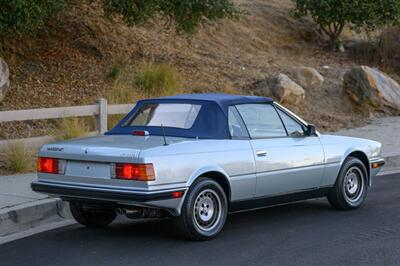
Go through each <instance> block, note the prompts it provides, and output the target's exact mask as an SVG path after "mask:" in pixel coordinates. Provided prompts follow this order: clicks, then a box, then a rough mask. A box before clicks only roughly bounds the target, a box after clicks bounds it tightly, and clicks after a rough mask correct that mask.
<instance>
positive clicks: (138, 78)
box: [106, 63, 182, 128]
mask: <svg viewBox="0 0 400 266" xmlns="http://www.w3.org/2000/svg"><path fill="white" fill-rule="evenodd" d="M116 73H118V74H116ZM110 76H112V77H113V80H114V81H113V86H112V87H111V89H110V90H108V91H107V94H106V98H107V100H108V102H109V103H110V104H128V103H130V104H133V103H135V102H136V101H137V100H139V99H142V98H146V97H157V96H167V95H174V94H178V93H181V91H182V89H181V88H182V84H181V81H182V78H181V75H180V74H179V72H178V71H177V70H176V69H175V68H173V67H171V66H169V65H167V64H154V63H145V64H142V65H141V66H139V68H138V69H135V68H134V67H132V66H124V67H123V66H121V64H118V65H116V66H114V67H113V69H112V71H111V73H110ZM122 117H123V115H111V116H109V117H108V128H112V127H113V126H115V125H116V124H117V123H118V122H119V121H120V120H121V119H122Z"/></svg>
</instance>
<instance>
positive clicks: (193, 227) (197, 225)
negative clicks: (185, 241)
mask: <svg viewBox="0 0 400 266" xmlns="http://www.w3.org/2000/svg"><path fill="white" fill-rule="evenodd" d="M227 213H228V203H227V199H226V195H225V192H224V190H223V189H222V187H221V186H220V185H219V184H218V183H217V182H215V181H214V180H212V179H209V178H201V179H199V180H198V181H197V182H196V183H195V184H193V185H192V186H191V188H190V189H189V191H188V194H187V195H186V197H185V200H184V203H183V206H182V213H181V216H180V217H178V225H179V227H180V230H181V232H182V233H183V234H184V236H186V237H187V238H190V239H193V240H209V239H212V238H214V237H216V236H217V235H218V234H219V232H221V230H222V228H223V227H224V224H225V221H226V216H227Z"/></svg>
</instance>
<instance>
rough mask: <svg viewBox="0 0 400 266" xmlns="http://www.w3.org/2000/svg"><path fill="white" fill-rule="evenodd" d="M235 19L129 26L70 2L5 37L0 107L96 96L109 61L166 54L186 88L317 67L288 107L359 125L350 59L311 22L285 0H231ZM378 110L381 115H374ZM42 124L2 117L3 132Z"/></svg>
mask: <svg viewBox="0 0 400 266" xmlns="http://www.w3.org/2000/svg"><path fill="white" fill-rule="evenodd" d="M236 2H237V4H238V5H239V6H240V8H241V9H242V10H244V11H245V14H244V15H243V16H242V17H241V18H240V19H239V20H238V21H223V22H222V23H221V24H220V25H217V26H210V27H205V28H203V29H201V30H200V31H199V33H198V34H197V35H196V36H194V37H193V38H190V39H187V38H185V37H183V36H177V35H176V34H175V33H174V32H173V31H171V32H165V31H164V30H163V28H162V27H161V26H160V25H161V24H162V22H160V25H158V24H157V23H149V25H147V27H146V28H143V27H134V28H128V27H126V26H125V25H124V24H123V23H121V22H120V21H118V20H114V21H111V20H108V19H106V18H104V17H103V16H102V13H101V11H100V8H99V7H98V6H97V4H96V2H93V3H91V4H82V3H81V1H76V3H77V4H75V5H73V4H71V5H70V7H69V9H68V12H67V13H66V14H63V15H59V16H58V17H56V18H55V19H53V20H52V21H51V22H50V23H49V25H48V26H46V28H45V29H43V30H42V31H40V32H39V34H38V35H37V36H35V37H29V38H25V39H24V40H9V41H8V42H7V43H6V44H5V45H4V47H3V48H1V50H0V56H1V57H3V58H4V59H5V60H6V61H7V62H8V64H9V66H10V70H11V89H10V90H9V92H8V94H7V96H6V98H5V100H4V101H3V102H1V103H0V110H8V109H22V108H35V107H44V106H68V105H78V104H83V103H93V102H94V101H95V100H96V99H97V98H98V97H100V96H104V95H105V94H106V92H107V90H108V89H109V88H110V87H111V86H112V84H113V80H112V79H110V78H109V73H110V72H111V71H112V69H113V67H114V66H115V65H116V64H121V65H130V66H133V67H134V66H137V65H140V64H141V63H143V62H149V61H151V62H158V63H167V64H170V65H172V66H174V67H175V68H177V69H178V70H179V72H181V74H182V76H183V85H184V89H185V91H187V92H192V91H196V92H198V91H224V92H226V91H228V92H235V93H243V94H250V93H252V92H251V91H248V90H246V89H243V88H246V86H247V85H248V84H251V83H253V82H254V81H256V80H259V79H262V78H265V77H268V76H269V75H271V74H273V73H277V72H282V73H290V71H291V69H292V68H293V67H296V66H310V67H314V68H316V69H317V70H319V71H320V72H321V73H322V74H323V75H324V77H325V79H326V82H325V83H324V85H323V86H322V87H316V88H307V92H306V105H305V106H302V107H295V106H292V107H290V106H289V107H290V108H292V109H294V111H296V112H299V113H300V114H301V115H303V116H304V118H305V119H306V120H309V121H312V122H313V123H315V124H317V126H319V128H320V129H322V130H335V129H338V128H343V127H350V126H357V125H361V124H363V123H364V122H365V121H366V119H367V118H368V117H369V116H370V114H369V113H365V112H364V111H362V110H360V109H358V108H356V107H355V106H354V105H352V103H351V102H349V101H348V100H347V99H346V97H344V96H343V95H342V88H341V82H342V81H341V76H342V75H343V73H344V71H345V70H346V69H348V68H349V67H350V66H351V65H352V62H351V61H350V60H349V59H348V58H347V57H346V56H345V55H344V54H340V53H332V52H327V51H325V50H324V49H323V48H321V45H320V43H319V41H318V40H319V37H318V36H317V33H316V31H315V26H314V24H313V23H312V22H311V21H309V20H307V19H301V20H298V19H295V18H293V17H292V16H291V15H290V11H291V9H292V8H293V3H292V1H291V0H270V1H264V0H253V1H245V0H237V1H236ZM374 115H379V114H374ZM16 125H17V128H18V129H19V130H18V131H19V132H24V130H23V129H32V128H40V127H43V123H38V122H31V123H19V124H15V123H14V124H4V126H2V130H3V131H4V132H6V133H7V134H17V135H21V134H23V135H24V134H25V135H26V132H25V133H16V130H13V129H15V127H16Z"/></svg>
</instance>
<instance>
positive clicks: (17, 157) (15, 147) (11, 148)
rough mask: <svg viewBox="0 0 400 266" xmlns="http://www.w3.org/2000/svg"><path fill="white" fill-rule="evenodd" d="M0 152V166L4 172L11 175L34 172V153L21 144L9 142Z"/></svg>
mask: <svg viewBox="0 0 400 266" xmlns="http://www.w3.org/2000/svg"><path fill="white" fill-rule="evenodd" d="M0 152H1V155H0V158H1V164H2V165H3V167H4V169H5V170H6V171H8V172H11V173H23V172H29V171H34V169H35V157H34V152H33V150H32V149H30V148H28V147H27V146H26V145H25V144H24V143H23V142H20V141H16V142H9V143H8V144H7V146H6V147H4V148H3V149H2V150H1V151H0Z"/></svg>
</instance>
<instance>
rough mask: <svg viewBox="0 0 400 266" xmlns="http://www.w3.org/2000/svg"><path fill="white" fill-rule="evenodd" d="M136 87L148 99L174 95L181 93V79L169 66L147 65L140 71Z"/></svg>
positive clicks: (136, 78) (136, 77) (136, 79)
mask: <svg viewBox="0 0 400 266" xmlns="http://www.w3.org/2000/svg"><path fill="white" fill-rule="evenodd" d="M135 85H136V86H137V88H138V89H139V91H140V92H141V93H142V94H143V95H144V96H146V97H155V96H165V95H174V94H177V93H180V87H181V77H180V75H179V73H178V71H176V70H175V69H174V68H172V67H171V66H169V65H166V64H160V65H157V64H147V65H144V66H142V68H141V69H139V72H138V73H137V75H136V76H135Z"/></svg>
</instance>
